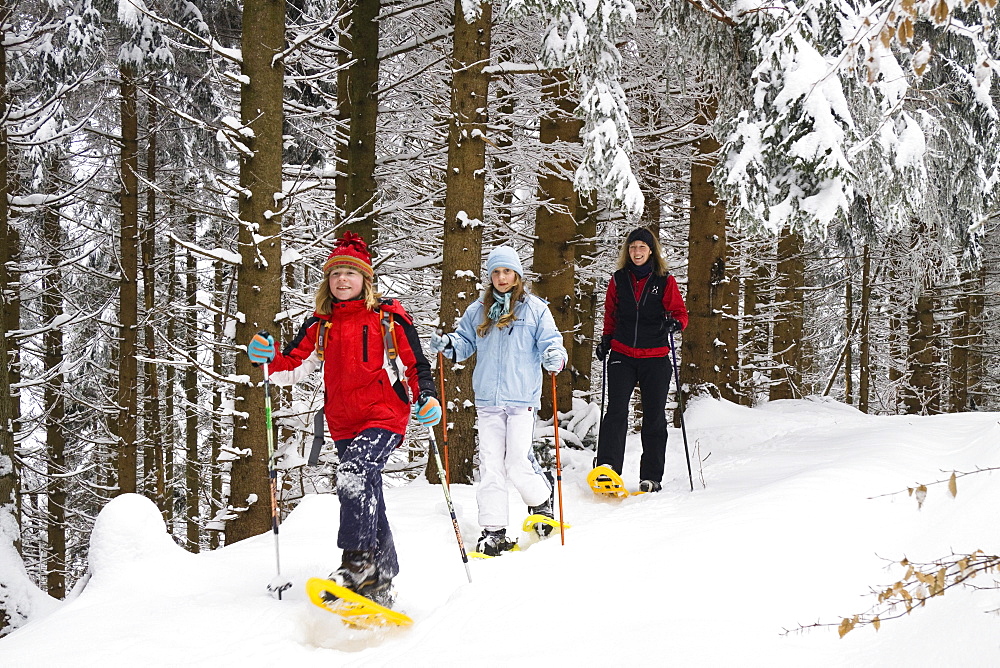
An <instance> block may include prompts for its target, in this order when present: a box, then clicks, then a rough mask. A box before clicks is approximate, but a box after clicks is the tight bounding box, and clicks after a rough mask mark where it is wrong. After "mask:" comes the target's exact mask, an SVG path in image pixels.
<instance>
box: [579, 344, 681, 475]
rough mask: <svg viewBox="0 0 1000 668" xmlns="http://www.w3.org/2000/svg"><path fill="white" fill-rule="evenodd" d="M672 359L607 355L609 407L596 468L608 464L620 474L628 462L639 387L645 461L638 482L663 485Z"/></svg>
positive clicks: (640, 467)
mask: <svg viewBox="0 0 1000 668" xmlns="http://www.w3.org/2000/svg"><path fill="white" fill-rule="evenodd" d="M670 376H671V367H670V358H669V357H666V356H664V357H643V358H636V357H629V356H628V355H623V354H622V353H620V352H618V351H614V350H613V351H611V352H610V353H609V354H608V373H607V379H606V381H607V384H608V406H607V412H606V413H605V414H604V420H603V421H602V422H601V431H600V435H599V437H598V439H597V465H598V466H600V465H602V464H606V465H608V466H610V467H611V468H613V469H614V470H615V471H617V472H618V473H621V472H622V464H623V463H624V460H625V436H626V434H627V432H628V415H629V399H631V397H632V390H633V389H635V386H636V385H637V384H638V385H639V392H640V394H641V395H642V432H641V433H642V459H640V460H639V480H652V481H653V482H661V480H662V479H663V461H664V458H665V457H666V452H667V415H666V407H667V392H668V391H669V390H670Z"/></svg>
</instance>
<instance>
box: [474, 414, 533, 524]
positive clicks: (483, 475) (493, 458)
mask: <svg viewBox="0 0 1000 668" xmlns="http://www.w3.org/2000/svg"><path fill="white" fill-rule="evenodd" d="M476 413H477V416H478V418H479V419H478V421H477V429H478V431H479V489H477V490H476V502H477V503H478V504H479V526H482V527H505V526H507V520H508V511H509V508H508V506H509V503H508V499H507V472H506V469H505V467H504V457H505V455H506V450H507V413H506V412H505V411H504V409H503V407H501V406H479V407H477V408H476ZM525 462H527V454H525Z"/></svg>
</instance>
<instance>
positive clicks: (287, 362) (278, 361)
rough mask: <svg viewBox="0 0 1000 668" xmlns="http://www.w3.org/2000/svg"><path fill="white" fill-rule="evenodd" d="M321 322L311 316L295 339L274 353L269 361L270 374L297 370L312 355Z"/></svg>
mask: <svg viewBox="0 0 1000 668" xmlns="http://www.w3.org/2000/svg"><path fill="white" fill-rule="evenodd" d="M321 322H322V320H320V319H319V318H317V317H316V316H312V317H310V318H308V319H306V321H305V322H304V323H302V327H300V328H299V331H298V333H297V334H296V335H295V338H294V339H292V340H291V342H289V344H288V345H287V346H285V347H284V348H283V349H282V350H281V351H280V352H277V351H276V352H275V354H274V360H272V361H271V365H270V372H271V373H275V372H277V371H289V370H291V369H295V368H297V367H298V366H299V365H300V364H302V362H303V361H304V360H305V359H307V358H308V357H309V355H311V354H312V351H313V349H315V347H316V331H317V330H318V329H319V325H320V323H321Z"/></svg>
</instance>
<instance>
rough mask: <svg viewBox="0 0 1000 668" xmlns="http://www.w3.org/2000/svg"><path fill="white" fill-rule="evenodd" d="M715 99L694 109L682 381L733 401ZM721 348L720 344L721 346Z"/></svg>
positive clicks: (731, 322) (729, 295)
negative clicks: (696, 130)
mask: <svg viewBox="0 0 1000 668" xmlns="http://www.w3.org/2000/svg"><path fill="white" fill-rule="evenodd" d="M715 113H716V101H715V100H714V99H712V100H710V101H709V102H708V103H706V104H705V105H704V106H702V107H699V110H698V116H697V120H696V122H697V123H698V124H699V125H701V126H703V127H704V128H705V134H704V136H703V137H702V138H701V139H700V140H699V141H698V143H697V146H696V151H697V155H696V156H695V158H694V160H693V162H692V163H691V223H690V230H689V234H688V285H687V298H686V299H685V301H686V303H687V309H688V316H689V323H688V327H687V329H685V330H684V337H683V338H684V342H683V351H684V355H683V357H684V370H683V371H682V373H681V376H682V378H681V382H683V383H685V384H687V385H707V386H711V387H714V388H715V391H717V392H718V393H719V395H720V396H722V397H725V398H726V399H729V400H731V401H736V400H737V395H736V391H735V385H736V380H735V378H734V377H733V373H734V370H735V367H736V364H735V359H736V354H737V351H736V350H735V346H732V345H730V344H728V343H726V342H727V341H730V340H731V339H732V331H731V328H732V327H734V326H735V322H736V321H735V319H733V318H727V317H725V315H726V314H727V312H728V313H730V314H731V313H732V301H731V300H732V290H731V288H729V286H728V284H729V283H730V279H729V277H728V276H727V275H726V271H727V266H726V261H727V258H726V255H727V247H726V246H727V244H726V212H725V207H724V206H723V204H722V203H721V202H719V197H718V195H717V194H716V192H715V185H714V184H713V183H712V181H711V174H712V168H713V167H714V166H715V163H716V159H717V158H716V155H715V154H716V152H717V151H718V150H719V142H718V140H716V138H715V137H713V136H712V135H711V134H709V133H710V129H709V128H710V127H711V124H712V122H713V121H714V120H715ZM720 344H721V345H720Z"/></svg>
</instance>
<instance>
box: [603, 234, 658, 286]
mask: <svg viewBox="0 0 1000 668" xmlns="http://www.w3.org/2000/svg"><path fill="white" fill-rule="evenodd" d="M650 233H651V234H652V236H653V247H652V248H650V249H649V260H648V262H652V263H653V273H654V274H656V275H657V276H666V275H667V261H666V260H664V259H663V247H662V246H660V240H659V238H658V236H657V234H656V232H653V230H650ZM643 243H645V241H643ZM628 246H629V243H628V237H625V242H624V243H623V244H622V247H621V250H619V251H618V263H617V264H616V265H615V271H618V270H619V269H624V268H625V267H627V266H628V263H629V261H630V260H631V257H630V256H629V254H628Z"/></svg>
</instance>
